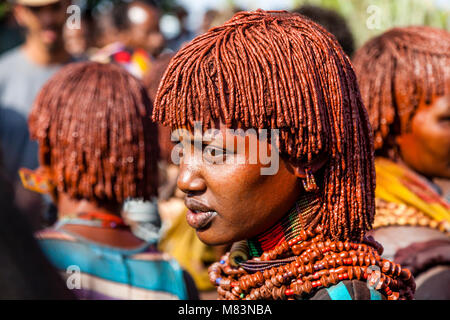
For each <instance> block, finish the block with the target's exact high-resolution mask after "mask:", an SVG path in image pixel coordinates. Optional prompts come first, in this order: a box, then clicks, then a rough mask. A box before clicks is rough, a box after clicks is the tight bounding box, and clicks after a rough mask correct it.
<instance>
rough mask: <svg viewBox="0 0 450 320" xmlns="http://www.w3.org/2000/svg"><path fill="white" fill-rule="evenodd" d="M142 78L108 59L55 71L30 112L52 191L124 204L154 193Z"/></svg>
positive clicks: (153, 137)
mask: <svg viewBox="0 0 450 320" xmlns="http://www.w3.org/2000/svg"><path fill="white" fill-rule="evenodd" d="M150 115H151V103H150V100H149V98H148V96H147V94H146V91H145V89H144V87H143V86H142V84H141V82H140V81H139V80H137V79H136V78H134V77H133V76H131V75H130V74H129V73H127V72H126V71H125V70H123V69H122V68H120V67H118V66H115V65H112V64H100V63H96V62H81V63H74V64H69V65H67V66H66V67H64V68H62V69H61V70H60V71H59V72H57V73H56V74H55V75H54V76H53V77H52V78H51V79H50V80H49V81H48V82H47V83H46V84H45V85H44V87H43V88H42V90H41V91H40V93H39V95H38V97H37V99H36V101H35V103H34V106H33V109H32V111H31V114H30V118H29V126H30V132H31V135H32V137H33V138H34V139H37V140H38V142H39V159H40V163H41V166H43V167H47V168H49V169H50V172H51V176H52V180H53V183H54V184H55V185H56V188H57V191H58V192H64V193H67V194H68V195H69V196H70V197H73V198H77V199H88V200H90V201H96V202H110V203H111V202H112V203H122V202H123V201H124V200H125V199H126V198H127V197H142V198H145V199H149V198H150V197H151V196H153V195H156V194H157V159H158V152H159V151H158V144H157V141H158V140H157V130H156V126H155V124H153V123H152V122H151V119H150Z"/></svg>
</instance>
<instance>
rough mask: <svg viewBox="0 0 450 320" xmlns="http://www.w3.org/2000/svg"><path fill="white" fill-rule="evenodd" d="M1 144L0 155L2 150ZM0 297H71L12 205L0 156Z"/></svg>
mask: <svg viewBox="0 0 450 320" xmlns="http://www.w3.org/2000/svg"><path fill="white" fill-rule="evenodd" d="M1 149H2V148H1V144H0V155H1V153H2V150H1ZM0 194H1V197H0V208H1V210H0V257H1V263H0V288H1V290H0V299H71V298H74V296H73V295H72V294H71V292H70V291H69V290H68V289H67V287H65V286H64V282H63V281H62V280H61V278H60V277H59V275H58V273H57V271H56V270H55V269H54V268H53V266H52V265H51V264H50V263H49V262H48V260H47V259H46V257H45V256H44V254H43V252H42V250H41V249H40V248H39V245H38V244H37V242H36V239H34V237H33V232H32V229H31V228H30V226H29V224H28V221H26V219H24V218H23V215H21V214H18V212H19V209H18V208H17V207H16V206H15V205H14V203H13V199H14V189H13V187H12V185H11V184H10V183H9V181H8V178H7V176H6V175H5V171H4V167H3V165H2V163H1V157H0Z"/></svg>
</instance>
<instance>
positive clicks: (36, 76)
mask: <svg viewBox="0 0 450 320" xmlns="http://www.w3.org/2000/svg"><path fill="white" fill-rule="evenodd" d="M69 5H70V1H69V0H16V1H14V6H13V13H14V16H15V18H16V20H17V23H18V24H19V25H20V26H21V27H22V28H23V29H24V30H25V43H24V44H23V45H21V46H20V47H17V48H14V49H12V50H10V51H8V52H6V53H4V54H3V55H2V56H1V57H0V104H1V105H2V106H3V107H5V108H11V109H14V110H17V111H18V112H20V113H21V114H22V115H24V116H25V117H28V113H29V111H30V109H31V104H32V102H33V99H34V98H35V96H36V94H37V92H38V91H39V90H40V88H41V86H42V85H43V84H44V82H45V81H46V80H47V79H48V78H49V77H50V76H51V75H52V74H53V73H54V72H55V71H56V70H58V69H59V68H60V67H61V66H62V65H63V64H64V63H67V62H69V61H70V60H71V57H70V55H69V53H68V52H67V51H66V50H65V48H64V41H63V26H64V24H65V22H66V18H67V15H66V9H67V7H68V6H69ZM12 71H14V72H12Z"/></svg>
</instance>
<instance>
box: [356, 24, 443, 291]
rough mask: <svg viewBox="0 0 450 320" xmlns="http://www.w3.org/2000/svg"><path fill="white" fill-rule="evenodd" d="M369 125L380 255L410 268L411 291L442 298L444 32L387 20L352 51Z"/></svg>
mask: <svg viewBox="0 0 450 320" xmlns="http://www.w3.org/2000/svg"><path fill="white" fill-rule="evenodd" d="M353 62H354V66H355V70H356V73H357V77H358V81H359V87H360V90H361V95H362V98H363V101H364V104H365V106H366V108H367V109H368V111H369V117H370V121H371V124H372V128H373V131H374V138H375V140H374V141H375V155H376V161H375V164H376V165H375V168H376V174H377V179H376V183H377V186H376V190H375V195H376V215H375V222H374V229H375V230H374V231H373V235H374V236H375V237H376V238H377V240H378V241H380V242H381V243H382V244H383V246H384V247H385V252H384V256H385V257H386V258H387V259H394V261H395V262H396V263H400V264H402V265H404V266H405V267H407V268H408V269H410V270H411V272H412V273H413V274H414V276H415V278H416V284H417V290H416V295H415V297H416V299H450V290H449V288H450V267H449V266H448V265H449V264H450V238H449V232H450V203H449V202H448V201H447V200H446V199H445V197H444V196H443V192H442V191H443V190H441V189H440V188H439V186H438V185H436V184H435V183H434V181H435V178H442V179H445V180H447V181H448V180H449V179H450V126H449V117H450V69H449V66H450V33H449V32H447V31H445V30H440V29H436V28H431V27H419V26H417V27H404V28H394V29H391V30H389V31H387V32H385V33H383V34H382V35H380V36H378V37H376V38H373V39H371V40H369V41H368V42H367V43H366V44H364V46H363V47H361V48H360V49H359V50H358V51H357V52H356V54H355V57H354V59H353Z"/></svg>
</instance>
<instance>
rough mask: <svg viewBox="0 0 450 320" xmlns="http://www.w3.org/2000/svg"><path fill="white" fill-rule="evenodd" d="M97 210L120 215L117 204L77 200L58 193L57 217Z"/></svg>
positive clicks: (119, 208)
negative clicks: (100, 203)
mask: <svg viewBox="0 0 450 320" xmlns="http://www.w3.org/2000/svg"><path fill="white" fill-rule="evenodd" d="M89 212H98V213H106V214H113V215H116V216H120V212H121V205H119V204H116V203H114V204H111V203H107V204H102V205H99V204H97V203H95V202H92V201H88V200H85V199H82V200H77V199H73V198H70V197H69V196H68V195H67V194H59V195H58V219H61V218H64V217H67V216H71V215H74V214H77V213H89Z"/></svg>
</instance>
